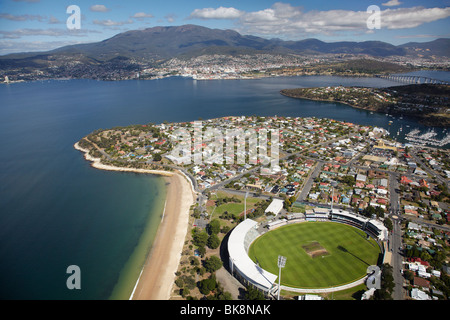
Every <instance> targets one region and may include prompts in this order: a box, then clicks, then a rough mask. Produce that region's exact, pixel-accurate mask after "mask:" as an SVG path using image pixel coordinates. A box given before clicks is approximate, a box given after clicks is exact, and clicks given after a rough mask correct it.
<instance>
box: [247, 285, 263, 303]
mask: <svg viewBox="0 0 450 320" xmlns="http://www.w3.org/2000/svg"><path fill="white" fill-rule="evenodd" d="M244 300H265V298H264V294H263V293H262V292H261V291H259V290H258V289H256V288H255V287H254V286H252V285H250V286H248V287H247V291H246V292H245V293H244Z"/></svg>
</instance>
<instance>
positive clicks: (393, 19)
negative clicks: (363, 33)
mask: <svg viewBox="0 0 450 320" xmlns="http://www.w3.org/2000/svg"><path fill="white" fill-rule="evenodd" d="M449 16H450V7H448V8H423V7H414V8H401V9H387V10H385V11H382V12H381V23H382V27H383V28H384V27H385V28H387V29H408V28H415V27H418V26H420V25H422V24H424V23H428V22H433V21H436V20H440V19H445V18H448V17H449Z"/></svg>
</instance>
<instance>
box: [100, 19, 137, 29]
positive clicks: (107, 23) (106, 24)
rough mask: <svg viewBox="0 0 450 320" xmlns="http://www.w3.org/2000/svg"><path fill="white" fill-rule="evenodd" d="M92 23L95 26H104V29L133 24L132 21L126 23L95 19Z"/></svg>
mask: <svg viewBox="0 0 450 320" xmlns="http://www.w3.org/2000/svg"><path fill="white" fill-rule="evenodd" d="M92 22H93V23H94V24H96V25H99V26H104V27H117V26H123V25H124V24H131V23H134V22H133V20H131V19H128V20H127V21H113V20H111V19H107V20H97V19H95V20H94V21H92Z"/></svg>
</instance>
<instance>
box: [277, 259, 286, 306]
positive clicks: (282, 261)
mask: <svg viewBox="0 0 450 320" xmlns="http://www.w3.org/2000/svg"><path fill="white" fill-rule="evenodd" d="M286 260H287V258H286V257H283V256H278V270H279V271H278V300H280V291H281V288H280V284H281V269H282V268H284V266H285V265H286Z"/></svg>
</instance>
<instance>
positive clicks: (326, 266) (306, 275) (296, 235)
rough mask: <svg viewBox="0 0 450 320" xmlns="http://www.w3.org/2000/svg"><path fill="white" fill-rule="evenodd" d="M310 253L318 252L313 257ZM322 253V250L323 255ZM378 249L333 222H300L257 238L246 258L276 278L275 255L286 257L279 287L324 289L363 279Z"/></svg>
mask: <svg viewBox="0 0 450 320" xmlns="http://www.w3.org/2000/svg"><path fill="white" fill-rule="evenodd" d="M314 250H322V251H321V252H317V254H314ZM323 250H326V252H325V253H324V252H323ZM379 253H380V249H379V247H378V245H377V244H376V242H375V241H374V240H373V239H370V240H366V234H365V232H364V231H362V230H359V229H356V228H353V227H351V226H348V225H344V224H340V223H335V222H304V223H298V224H293V225H288V226H284V227H280V228H278V229H276V230H273V231H270V232H268V233H266V234H265V235H263V236H261V237H259V238H258V239H256V240H255V242H254V243H253V244H252V245H251V247H250V249H249V256H250V258H251V259H252V260H253V261H254V262H256V263H259V265H260V266H261V267H262V268H263V269H265V270H267V271H269V272H272V273H274V274H278V267H277V259H278V255H283V256H285V257H287V262H286V266H285V268H284V269H283V270H282V273H281V283H282V284H283V285H286V286H290V287H297V288H325V287H331V286H337V285H342V284H345V283H349V282H352V281H354V280H357V279H359V278H361V277H363V276H364V275H365V274H366V270H367V267H368V266H369V265H375V264H376V263H377V260H378V255H379Z"/></svg>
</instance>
